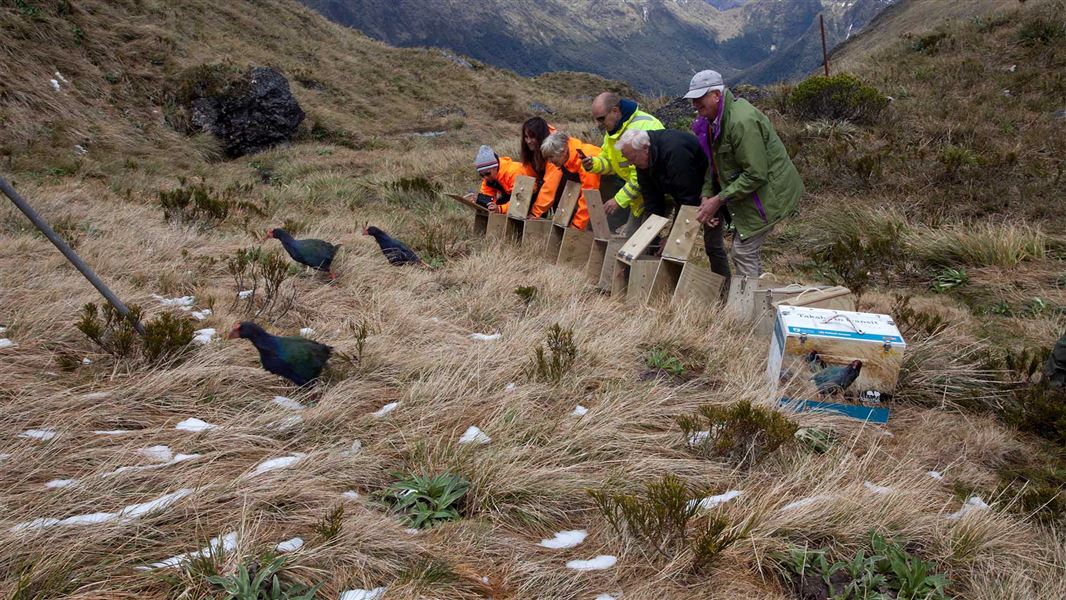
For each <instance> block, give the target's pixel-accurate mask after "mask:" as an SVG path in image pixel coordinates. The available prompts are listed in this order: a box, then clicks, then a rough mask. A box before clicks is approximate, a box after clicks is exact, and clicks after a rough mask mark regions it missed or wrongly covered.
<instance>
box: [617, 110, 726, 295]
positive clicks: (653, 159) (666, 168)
mask: <svg viewBox="0 0 1066 600" xmlns="http://www.w3.org/2000/svg"><path fill="white" fill-rule="evenodd" d="M617 147H618V149H619V150H621V151H622V154H623V155H624V156H625V157H626V160H628V161H629V162H630V163H632V164H633V166H634V167H636V170H637V182H638V183H639V184H640V189H641V192H642V193H643V194H644V210H645V211H647V213H649V214H653V215H659V216H663V217H666V216H669V212H670V208H671V207H670V206H669V205H668V204H667V200H666V195H667V194H669V195H670V196H671V197H672V198H673V199H674V202H676V203H677V204H679V205H686V204H687V205H691V206H700V202H701V195H700V192H701V191H702V189H703V178H704V175H705V174H706V173H707V156H706V155H705V154H704V153H703V150H702V149H701V148H700V143H699V140H697V139H696V136H694V135H692V134H691V133H688V132H685V131H676V130H673V129H661V130H656V131H639V130H637V131H627V132H625V133H624V134H622V137H621V139H619V141H618V144H617ZM722 228H723V225H722V220H721V219H719V218H711V219H708V220H707V221H706V222H705V224H704V227H703V247H704V249H705V250H706V251H707V258H709V259H710V261H711V270H712V271H714V272H715V273H717V274H719V275H721V276H722V277H725V278H726V279H727V280H728V279H729V257H728V256H727V255H726V252H725V245H724V244H723V241H722Z"/></svg>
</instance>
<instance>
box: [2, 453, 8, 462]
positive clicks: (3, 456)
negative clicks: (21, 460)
mask: <svg viewBox="0 0 1066 600" xmlns="http://www.w3.org/2000/svg"><path fill="white" fill-rule="evenodd" d="M9 458H11V455H10V454H6V453H5V454H0V462H4V461H5V460H7V459H9Z"/></svg>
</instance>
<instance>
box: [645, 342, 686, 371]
mask: <svg viewBox="0 0 1066 600" xmlns="http://www.w3.org/2000/svg"><path fill="white" fill-rule="evenodd" d="M644 362H645V364H647V365H648V368H649V369H659V370H661V371H665V372H666V373H669V374H671V375H673V376H674V377H681V376H682V375H684V374H685V365H684V364H683V363H682V362H681V361H680V360H679V359H678V358H677V357H676V356H674V355H672V354H670V353H669V352H667V351H666V350H665V349H664V348H652V349H651V351H650V352H648V356H647V357H646V358H645V359H644Z"/></svg>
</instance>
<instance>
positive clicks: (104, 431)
mask: <svg viewBox="0 0 1066 600" xmlns="http://www.w3.org/2000/svg"><path fill="white" fill-rule="evenodd" d="M93 433H95V434H96V435H122V434H124V433H130V430H129V429H97V430H95V431H93Z"/></svg>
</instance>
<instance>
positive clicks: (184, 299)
mask: <svg viewBox="0 0 1066 600" xmlns="http://www.w3.org/2000/svg"><path fill="white" fill-rule="evenodd" d="M152 297H153V298H155V299H156V300H158V301H159V303H160V304H162V305H163V306H192V305H193V304H196V298H195V297H193V296H181V297H180V298H164V297H162V296H160V295H159V294H152Z"/></svg>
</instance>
